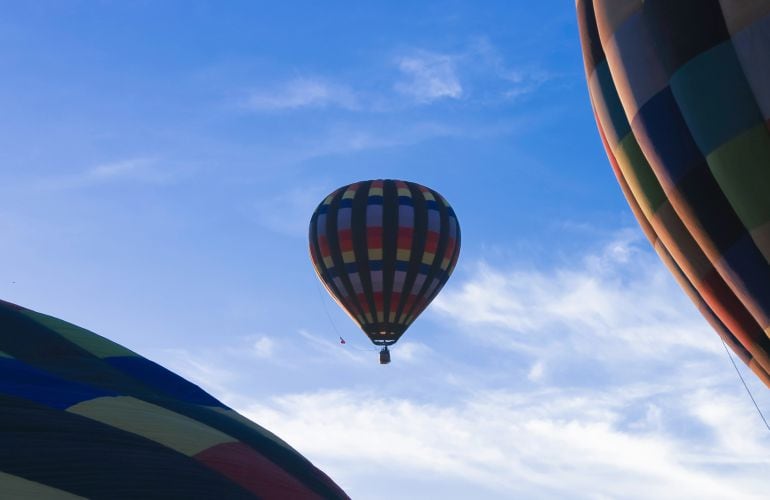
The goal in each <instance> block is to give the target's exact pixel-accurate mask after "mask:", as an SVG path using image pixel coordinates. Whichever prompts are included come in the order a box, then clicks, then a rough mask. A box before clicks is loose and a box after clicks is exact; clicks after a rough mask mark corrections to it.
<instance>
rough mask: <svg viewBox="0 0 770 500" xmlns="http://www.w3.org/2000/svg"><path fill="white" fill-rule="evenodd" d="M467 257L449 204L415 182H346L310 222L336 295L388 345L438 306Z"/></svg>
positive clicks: (316, 258)
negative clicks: (462, 258) (460, 260)
mask: <svg viewBox="0 0 770 500" xmlns="http://www.w3.org/2000/svg"><path fill="white" fill-rule="evenodd" d="M459 254H460V226H459V224H458V222H457V216H456V215H455V213H454V210H452V207H451V206H450V205H449V203H447V201H446V200H445V199H444V198H443V197H442V196H441V195H440V194H438V193H437V192H436V191H434V190H432V189H430V188H427V187H425V186H421V185H419V184H416V183H414V182H407V181H399V180H381V179H379V180H371V181H363V182H356V183H353V184H350V185H347V186H342V187H341V188H339V189H337V190H336V191H334V192H333V193H331V194H330V195H329V196H327V197H326V198H325V199H324V200H323V201H322V202H321V204H320V205H318V208H316V210H315V212H313V216H312V218H311V220H310V256H311V259H312V261H313V265H314V267H315V270H316V273H317V274H318V277H319V278H320V279H321V282H322V283H323V284H324V286H325V287H326V289H327V290H328V292H329V293H330V294H331V296H332V297H333V298H334V299H335V300H336V301H337V303H338V304H339V305H340V306H341V307H342V308H343V309H344V310H345V311H346V312H347V313H348V315H349V316H350V317H351V318H352V319H353V321H355V322H356V323H357V324H358V325H359V326H360V327H361V329H362V330H363V331H364V333H365V334H366V335H367V336H368V337H369V339H370V340H371V341H372V342H373V343H374V344H375V345H376V346H381V347H382V349H381V351H380V362H381V363H382V364H386V363H388V362H390V353H389V351H388V346H390V345H392V344H394V343H395V342H397V341H398V339H399V338H400V337H401V335H403V334H404V331H405V330H406V329H407V328H409V325H411V324H412V322H413V321H414V320H415V318H417V316H419V315H420V313H421V312H422V311H423V310H424V309H425V308H426V307H427V306H428V304H430V302H431V301H432V300H433V298H434V297H436V295H437V294H438V293H439V292H440V291H441V288H442V287H443V286H444V284H445V283H446V282H447V280H448V279H449V275H450V274H452V270H453V269H454V267H455V264H456V263H457V257H458V256H459Z"/></svg>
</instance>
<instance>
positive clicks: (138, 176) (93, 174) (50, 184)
mask: <svg viewBox="0 0 770 500" xmlns="http://www.w3.org/2000/svg"><path fill="white" fill-rule="evenodd" d="M175 176H176V173H175V172H174V171H172V170H171V169H169V168H167V166H163V165H161V164H160V163H159V162H158V160H157V159H155V158H145V157H139V158H129V159H126V160H118V161H114V162H108V163H102V164H99V165H96V166H93V167H90V168H87V169H84V170H81V171H80V172H76V173H72V174H67V175H58V176H50V177H46V178H44V179H40V180H38V181H37V182H36V183H35V184H36V186H38V187H39V188H42V189H48V190H64V189H77V188H85V187H91V186H96V185H101V184H109V183H117V182H135V183H147V184H164V183H167V182H170V181H172V180H173V179H174V178H175Z"/></svg>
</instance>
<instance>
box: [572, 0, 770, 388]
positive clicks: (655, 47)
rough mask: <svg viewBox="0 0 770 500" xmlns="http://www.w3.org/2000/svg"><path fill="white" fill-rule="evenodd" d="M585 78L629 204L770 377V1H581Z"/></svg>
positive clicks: (710, 313)
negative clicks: (769, 337) (769, 336)
mask: <svg viewBox="0 0 770 500" xmlns="http://www.w3.org/2000/svg"><path fill="white" fill-rule="evenodd" d="M577 11H578V24H579V27H580V36H581V42H582V46H583V59H584V63H585V70H586V77H587V79H588V88H589V93H590V95H591V101H592V104H593V109H594V114H595V117H596V122H597V124H598V126H599V132H600V135H601V137H602V140H603V142H604V146H605V149H606V151H607V154H608V156H609V159H610V163H611V164H612V167H613V170H614V171H615V175H616V177H617V179H618V182H619V183H620V186H621V188H622V190H623V193H624V194H625V196H626V199H627V200H628V202H629V204H630V205H631V208H632V210H633V211H634V213H635V215H636V217H637V219H638V221H639V223H640V225H641V226H642V228H643V229H644V231H645V233H646V234H647V236H648V237H649V239H650V240H651V241H652V243H653V244H654V245H655V248H656V250H657V251H658V253H659V255H660V256H661V257H662V259H663V260H664V262H666V264H667V265H668V267H669V269H670V270H671V271H672V272H673V273H674V275H675V276H676V277H677V279H678V280H679V282H680V284H681V285H682V287H683V288H684V289H685V291H687V293H688V294H689V295H690V297H691V298H692V300H693V302H695V304H696V305H697V306H698V308H699V309H700V311H701V312H702V313H703V315H704V316H705V317H706V319H707V320H708V321H709V322H710V323H711V324H712V326H713V327H714V328H715V329H716V331H717V332H718V333H719V334H720V336H721V337H722V338H723V340H724V341H725V342H726V343H727V344H728V345H729V346H730V347H731V348H732V350H733V351H734V352H736V353H737V354H738V355H739V357H740V358H741V359H742V360H743V361H744V362H745V363H746V364H748V365H749V366H750V367H751V369H752V370H753V371H754V372H755V373H756V374H757V376H759V377H760V378H761V379H762V380H763V381H764V382H765V384H767V385H770V376H769V375H768V373H770V340H769V339H768V335H770V264H769V263H770V2H768V1H767V0H758V1H749V0H745V1H744V0H676V1H671V0H646V1H642V0H622V1H620V0H593V1H592V0H578V1H577Z"/></svg>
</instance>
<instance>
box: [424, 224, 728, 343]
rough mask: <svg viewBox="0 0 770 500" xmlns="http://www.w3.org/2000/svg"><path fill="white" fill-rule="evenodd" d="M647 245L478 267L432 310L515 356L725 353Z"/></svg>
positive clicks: (627, 242)
mask: <svg viewBox="0 0 770 500" xmlns="http://www.w3.org/2000/svg"><path fill="white" fill-rule="evenodd" d="M644 245H646V241H641V238H640V237H639V236H638V233H637V232H626V233H621V234H620V235H618V237H617V238H616V239H615V240H614V241H612V242H610V243H608V244H607V245H606V246H605V247H604V248H603V249H602V250H601V251H600V252H599V253H598V254H595V255H588V256H583V257H575V259H574V261H572V262H570V263H569V265H566V264H565V265H562V266H560V267H556V268H551V269H546V270H539V269H532V268H513V269H506V270H501V269H496V268H493V267H492V266H490V265H488V264H486V263H484V262H479V263H477V264H475V272H474V273H473V277H472V278H471V279H469V280H468V281H466V282H465V283H463V284H462V285H460V287H459V288H457V287H455V288H454V289H449V290H446V291H445V292H444V293H443V294H442V295H440V296H439V297H438V298H437V299H436V301H435V302H434V305H433V308H434V311H436V312H438V313H440V314H442V315H445V316H447V317H449V318H451V319H452V320H454V321H458V322H460V323H462V324H465V325H467V327H468V328H467V329H468V331H469V332H471V333H473V332H478V331H479V330H480V329H481V330H482V331H484V332H485V333H484V337H483V338H486V339H491V340H492V341H493V342H495V343H496V344H498V345H499V346H500V347H503V348H510V349H514V350H522V351H529V352H540V351H552V350H554V349H561V350H564V349H568V350H574V349H577V350H578V351H580V352H581V354H582V355H586V354H589V355H590V354H591V353H595V355H597V356H613V357H614V356H625V355H632V356H640V355H647V356H656V357H662V356H666V355H668V354H669V353H670V352H671V351H672V350H674V349H694V350H696V351H705V352H711V353H718V351H719V349H720V346H719V343H718V341H717V337H716V336H714V334H713V332H711V330H710V328H709V326H708V325H707V324H706V322H705V321H703V320H702V319H701V318H700V317H699V316H698V314H697V313H696V312H695V311H696V310H695V307H694V306H693V305H692V304H691V303H690V301H689V299H687V297H686V296H685V295H684V293H682V291H681V290H680V289H679V287H678V285H677V284H676V283H675V281H674V280H673V278H671V277H670V276H669V274H668V272H667V270H666V269H665V268H664V267H663V265H662V264H661V263H660V261H659V260H658V259H657V256H656V255H654V254H653V253H652V252H650V251H648V250H647V249H646V247H645V246H644ZM466 265H467V264H466ZM490 330H491V331H492V332H496V333H494V334H490V333H489V332H490Z"/></svg>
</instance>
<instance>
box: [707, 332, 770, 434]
mask: <svg viewBox="0 0 770 500" xmlns="http://www.w3.org/2000/svg"><path fill="white" fill-rule="evenodd" d="M719 340H721V341H722V346H723V347H724V348H725V352H726V353H727V357H728V358H730V362H731V363H732V364H733V368H735V373H737V374H738V378H740V379H741V382H743V387H745V388H746V392H747V393H748V395H749V397H750V398H751V402H752V403H754V408H756V409H757V412H758V413H759V416H760V417H762V421H763V422H764V423H765V427H767V430H769V431H770V425H768V424H767V420H766V419H765V416H764V415H763V414H762V410H760V409H759V405H758V404H757V401H756V400H755V399H754V396H753V395H752V394H751V390H750V389H749V386H748V385H746V381H745V380H743V375H741V371H740V370H739V369H738V365H736V364H735V360H734V359H733V355H732V354H730V350H729V349H728V348H727V344H725V341H724V339H723V338H722V337H721V336H720V337H719Z"/></svg>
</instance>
